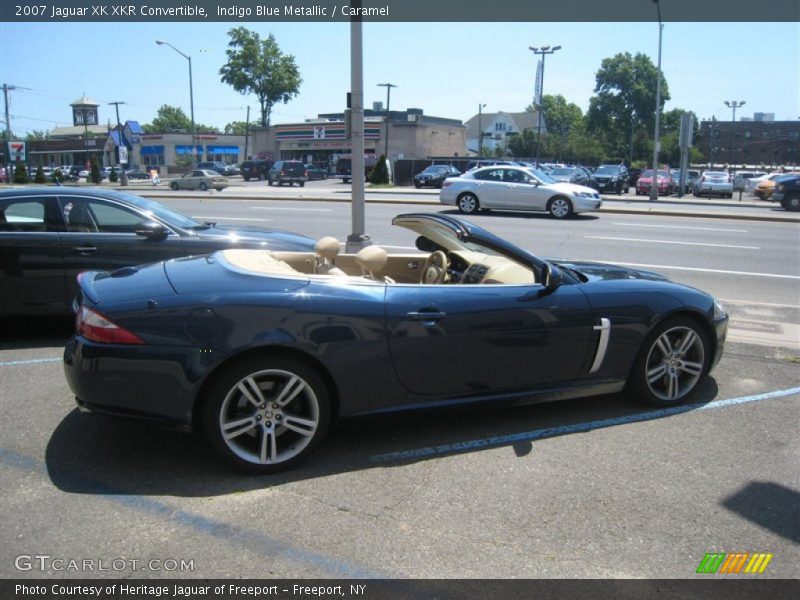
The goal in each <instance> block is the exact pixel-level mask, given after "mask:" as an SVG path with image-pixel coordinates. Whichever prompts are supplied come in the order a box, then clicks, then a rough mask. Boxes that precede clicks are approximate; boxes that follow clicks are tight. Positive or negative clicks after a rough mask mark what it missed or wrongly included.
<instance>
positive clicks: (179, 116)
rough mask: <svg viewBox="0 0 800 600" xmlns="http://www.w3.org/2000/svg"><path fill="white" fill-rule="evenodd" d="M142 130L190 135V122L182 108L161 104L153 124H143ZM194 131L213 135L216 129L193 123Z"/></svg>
mask: <svg viewBox="0 0 800 600" xmlns="http://www.w3.org/2000/svg"><path fill="white" fill-rule="evenodd" d="M143 129H144V130H145V133H169V132H180V133H191V132H192V120H191V119H190V118H189V117H187V116H186V113H185V112H183V109H182V108H180V107H177V106H170V105H169V104H162V105H161V107H160V108H159V109H158V111H157V112H156V118H155V119H153V122H152V123H147V124H145V125H144V126H143ZM194 130H195V133H215V132H216V127H213V126H211V125H203V124H202V123H195V124H194Z"/></svg>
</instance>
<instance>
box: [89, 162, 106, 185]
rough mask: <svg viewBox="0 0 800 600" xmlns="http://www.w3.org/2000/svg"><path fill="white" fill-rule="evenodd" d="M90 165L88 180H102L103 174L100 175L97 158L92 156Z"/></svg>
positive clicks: (93, 181)
mask: <svg viewBox="0 0 800 600" xmlns="http://www.w3.org/2000/svg"><path fill="white" fill-rule="evenodd" d="M91 164H92V167H91V172H90V173H89V181H91V182H92V183H100V182H101V181H103V176H102V175H100V165H98V164H97V159H96V158H95V157H92V163H91Z"/></svg>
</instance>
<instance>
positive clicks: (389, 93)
mask: <svg viewBox="0 0 800 600" xmlns="http://www.w3.org/2000/svg"><path fill="white" fill-rule="evenodd" d="M378 87H385V88H386V135H385V136H384V139H383V155H384V156H385V157H386V161H387V162H388V161H389V101H390V100H391V98H392V88H393V87H397V86H396V85H395V84H393V83H379V84H378Z"/></svg>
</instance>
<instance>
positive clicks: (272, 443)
mask: <svg viewBox="0 0 800 600" xmlns="http://www.w3.org/2000/svg"><path fill="white" fill-rule="evenodd" d="M329 423H330V401H329V397H328V391H327V388H326V387H325V383H324V382H323V381H322V378H321V377H320V376H319V374H318V373H317V372H316V371H315V370H314V369H313V368H311V367H310V366H308V365H307V364H305V363H303V362H301V361H297V360H293V359H287V358H279V357H274V358H267V357H254V358H250V359H247V360H244V361H242V362H241V363H239V364H237V365H235V366H234V367H233V368H230V369H228V370H227V371H226V372H225V373H223V374H222V375H221V376H220V377H219V378H218V379H217V380H216V381H215V382H214V383H213V384H212V385H211V387H210V388H209V391H208V394H207V396H206V402H205V404H204V406H203V425H204V428H205V433H206V436H207V437H208V439H209V441H210V442H211V445H212V447H213V448H214V449H215V451H216V452H217V453H218V454H219V455H220V456H221V457H222V458H223V459H225V460H226V461H228V462H229V463H232V464H234V465H236V466H238V467H239V468H242V469H244V470H247V471H251V472H254V473H275V472H278V471H282V470H284V469H288V468H290V467H291V466H292V465H294V464H296V463H297V462H299V461H300V460H302V459H303V458H305V457H306V456H307V455H308V454H309V453H311V452H312V451H313V450H314V448H315V447H316V446H317V445H318V444H319V443H320V441H321V440H322V438H323V437H324V436H325V433H326V430H327V428H328V424H329Z"/></svg>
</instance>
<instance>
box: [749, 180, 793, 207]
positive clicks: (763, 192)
mask: <svg viewBox="0 0 800 600" xmlns="http://www.w3.org/2000/svg"><path fill="white" fill-rule="evenodd" d="M789 175H798V173H772V174H771V175H768V176H767V177H765V178H764V179H763V180H761V181H759V182H758V184H757V185H756V186H755V189H754V190H753V193H754V194H755V195H756V196H757V197H758V198H759V199H760V200H769V201H773V198H772V193H773V192H774V191H775V184H776V182H777V181H778V180H779V179H781V178H783V177H786V176H789Z"/></svg>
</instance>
